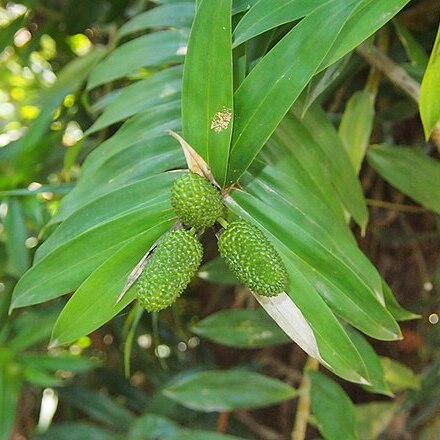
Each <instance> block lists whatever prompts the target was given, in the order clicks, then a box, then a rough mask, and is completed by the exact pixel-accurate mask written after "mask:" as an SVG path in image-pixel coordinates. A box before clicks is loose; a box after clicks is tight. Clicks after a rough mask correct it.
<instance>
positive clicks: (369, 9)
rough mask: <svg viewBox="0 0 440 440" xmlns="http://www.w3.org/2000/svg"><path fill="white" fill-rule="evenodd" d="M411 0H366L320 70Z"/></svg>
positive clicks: (363, 38)
mask: <svg viewBox="0 0 440 440" xmlns="http://www.w3.org/2000/svg"><path fill="white" fill-rule="evenodd" d="M409 2H410V0H387V1H383V0H365V1H362V2H359V7H358V8H357V9H356V10H355V11H354V12H353V14H352V15H351V16H350V19H349V20H348V21H347V23H346V25H345V26H344V27H343V28H342V30H341V32H340V33H339V35H338V36H337V38H336V41H335V42H334V45H333V47H332V48H331V50H330V51H329V52H328V54H327V56H326V57H325V59H324V61H323V62H322V63H321V66H320V67H319V69H318V71H321V70H323V69H325V68H326V67H328V66H330V65H331V64H333V63H334V62H336V61H337V60H339V59H340V58H341V57H343V56H344V55H346V54H347V53H348V52H350V51H351V50H353V49H354V48H355V47H356V46H358V45H359V44H361V43H362V42H363V41H364V40H366V39H367V38H368V37H370V36H371V35H373V34H374V33H375V32H376V31H377V30H379V29H380V28H381V27H382V26H384V24H385V23H387V22H388V21H389V20H391V19H392V18H393V17H394V16H395V15H396V14H397V13H398V12H399V11H400V10H401V9H402V8H403V7H404V6H405V5H406V4H408V3H409Z"/></svg>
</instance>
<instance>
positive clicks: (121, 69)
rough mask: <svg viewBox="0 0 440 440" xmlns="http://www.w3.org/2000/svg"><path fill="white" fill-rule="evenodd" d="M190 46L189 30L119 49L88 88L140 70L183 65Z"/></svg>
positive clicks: (99, 68) (102, 64) (94, 74)
mask: <svg viewBox="0 0 440 440" xmlns="http://www.w3.org/2000/svg"><path fill="white" fill-rule="evenodd" d="M187 43H188V31H187V30H183V29H182V30H168V31H162V32H155V33H152V34H148V35H143V36H142V37H139V38H136V39H134V40H132V41H129V42H128V43H125V44H123V45H122V46H119V47H118V48H117V49H115V50H114V51H113V52H112V53H111V54H110V55H108V56H107V58H105V59H104V60H103V61H101V62H100V63H99V64H98V65H97V66H96V67H95V68H94V69H93V71H92V73H91V74H90V76H89V81H88V84H87V87H88V88H89V89H93V88H94V87H97V86H99V85H101V84H105V83H107V82H110V81H113V80H115V79H118V78H122V77H124V76H126V75H128V74H131V73H133V72H135V71H136V69H139V68H141V67H148V66H154V65H157V64H165V63H168V64H171V63H176V62H179V61H182V57H183V55H185V53H186V46H187Z"/></svg>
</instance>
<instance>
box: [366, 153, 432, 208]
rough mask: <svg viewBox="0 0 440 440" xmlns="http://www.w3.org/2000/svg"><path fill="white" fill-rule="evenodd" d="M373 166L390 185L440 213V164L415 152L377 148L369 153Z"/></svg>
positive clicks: (369, 160) (369, 159)
mask: <svg viewBox="0 0 440 440" xmlns="http://www.w3.org/2000/svg"><path fill="white" fill-rule="evenodd" d="M368 162H369V163H370V165H371V166H372V167H373V168H374V169H375V170H376V171H377V172H378V173H379V174H380V175H381V176H382V177H383V178H384V179H385V180H387V181H388V182H389V183H391V185H393V186H395V187H396V188H398V189H399V190H400V191H402V192H403V193H405V194H408V195H409V196H410V197H411V198H413V199H414V200H416V201H417V202H419V203H421V204H422V205H424V206H426V207H427V208H429V209H432V210H433V211H434V212H437V213H440V185H439V182H440V163H439V162H438V161H436V160H434V159H432V158H430V157H428V156H426V155H425V154H423V153H421V152H420V151H417V150H415V149H413V148H405V147H399V146H394V145H376V146H374V147H373V148H371V149H370V150H369V151H368Z"/></svg>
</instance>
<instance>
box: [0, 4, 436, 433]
mask: <svg viewBox="0 0 440 440" xmlns="http://www.w3.org/2000/svg"><path fill="white" fill-rule="evenodd" d="M158 3H161V4H163V5H164V6H166V5H167V4H168V3H172V4H173V5H172V7H174V8H177V7H178V5H177V4H178V3H179V4H180V3H181V4H182V5H185V4H187V3H186V2H179V1H176V0H175V1H165V0H162V1H160V2H159V1H158ZM241 3H243V4H244V3H245V2H236V4H235V3H234V5H235V6H236V8H237V9H238V10H240V5H241ZM253 3H256V2H249V4H253ZM182 5H180V7H181V9H176V11H177V10H178V11H180V12H179V13H177V12H174V15H173V14H171V15H170V16H169V17H166V16H165V18H162V19H163V20H164V21H163V24H161V22H160V20H161V16H160V14H158V17H157V20H158V22H159V25H158V26H157V27H159V28H162V27H163V28H169V27H171V28H174V27H177V28H179V27H183V28H185V27H188V26H189V25H190V23H191V18H192V16H191V14H187V12H188V10H187V9H185V7H184V6H182ZM153 7H157V4H155V3H153V2H150V1H146V0H94V1H89V0H45V1H41V0H29V1H21V2H20V3H14V2H2V3H1V7H0V84H1V87H0V439H2V440H3V439H5V440H8V439H10V438H12V439H14V440H21V439H28V438H35V439H41V440H42V439H57V440H58V439H69V440H75V439H85V438H90V439H103V440H105V439H122V438H129V439H139V440H140V439H159V438H160V439H162V438H163V439H169V440H171V439H175V440H177V439H179V440H184V439H187V438H188V439H191V440H198V439H204V440H210V439H212V440H221V439H224V440H227V439H228V438H229V439H233V438H237V437H238V438H249V439H252V438H255V439H260V438H261V439H269V440H282V439H288V438H290V436H291V431H292V424H293V421H294V415H295V411H296V409H297V406H298V405H299V404H301V401H300V403H298V399H294V400H292V397H296V396H297V395H298V391H297V390H295V389H296V388H298V387H300V390H302V392H305V391H304V390H306V391H307V393H308V394H309V395H310V399H311V415H310V418H309V424H310V425H309V429H308V431H307V438H319V436H322V437H323V438H326V439H349V438H360V439H365V440H366V439H376V438H382V439H405V440H406V439H412V438H414V439H416V438H417V439H422V440H423V439H437V438H440V416H439V414H440V356H439V350H438V349H439V345H440V324H439V323H438V321H439V314H440V298H439V295H440V265H439V258H438V257H439V250H440V246H439V244H440V240H439V238H440V220H439V217H438V213H439V212H440V197H439V196H438V194H439V186H440V185H439V182H440V173H439V165H438V158H439V151H440V147H439V145H440V140H439V138H438V136H439V135H438V132H437V133H436V132H434V135H433V137H431V140H428V141H426V140H425V136H424V132H423V127H422V124H421V122H420V119H419V113H418V107H417V104H416V103H415V102H414V100H412V99H410V98H408V96H407V95H405V94H404V93H402V91H401V90H400V89H399V87H398V86H396V84H393V83H392V81H391V82H390V81H389V80H388V79H387V78H385V77H383V76H382V75H381V74H380V73H379V72H378V71H377V70H375V69H374V65H373V66H371V65H369V63H367V62H366V61H365V59H364V58H365V57H362V52H359V51H358V52H357V53H356V52H352V53H350V54H348V55H347V56H345V57H344V58H342V59H341V60H340V61H338V62H337V63H336V64H334V65H332V66H330V67H328V68H327V69H325V70H324V71H323V72H321V73H320V74H318V75H316V76H315V77H314V79H313V80H312V82H311V83H310V84H309V86H308V88H307V90H306V91H305V92H304V93H303V96H302V103H303V109H302V110H303V111H306V109H307V108H308V106H310V105H311V104H312V103H313V102H315V101H317V102H320V103H321V104H322V105H323V107H324V108H325V109H326V111H327V112H328V114H329V115H330V116H331V119H332V122H333V123H334V125H335V127H337V128H338V132H339V136H340V138H341V140H342V142H343V143H344V144H345V146H346V148H347V151H348V153H349V156H350V158H351V160H352V162H353V165H354V167H355V169H356V170H358V171H360V178H361V182H362V188H363V191H364V195H365V197H366V199H367V204H368V205H369V212H370V221H369V224H368V227H367V229H366V232H365V234H364V235H363V234H361V232H360V231H359V230H358V229H355V231H356V236H357V239H358V243H359V245H360V247H361V248H362V250H363V251H364V252H365V253H366V254H367V256H368V257H369V258H370V259H371V260H372V261H373V262H374V264H375V265H376V267H377V268H378V269H379V271H380V273H381V275H382V276H383V277H384V278H385V279H386V280H387V281H388V283H389V284H390V286H391V287H392V289H393V291H394V293H395V294H396V296H397V298H398V300H399V302H400V303H401V304H402V305H404V306H405V307H406V308H407V309H409V310H411V311H413V312H415V313H418V314H420V316H421V317H420V319H418V320H413V321H408V322H404V323H403V324H402V331H403V335H404V339H402V340H401V341H398V342H394V343H386V342H383V341H374V340H372V339H370V338H369V339H368V341H369V342H370V344H371V345H372V346H373V347H374V348H375V349H376V351H377V352H378V353H379V355H380V367H378V368H382V369H383V371H384V383H383V390H387V391H386V392H383V390H382V395H379V394H374V392H370V391H374V390H368V387H360V386H357V385H355V384H351V383H347V382H343V381H342V380H340V379H339V378H337V377H336V376H333V375H330V373H327V372H326V373H321V372H316V371H311V370H314V369H315V368H311V369H310V370H308V369H307V368H306V369H305V370H303V367H304V364H305V362H306V355H305V354H304V353H303V352H302V351H301V350H300V349H299V348H298V347H297V346H296V345H295V344H293V343H291V342H289V340H288V339H287V338H286V336H285V335H284V333H282V332H281V331H280V330H279V329H278V327H277V326H276V325H275V324H274V323H273V322H272V321H271V320H270V319H268V318H267V316H266V315H265V314H264V313H263V312H262V311H261V310H260V309H256V308H255V307H256V304H255V301H254V300H253V299H252V298H251V297H250V296H249V295H248V294H247V292H246V291H245V289H243V287H241V286H239V285H237V284H236V282H235V279H234V277H233V276H232V275H231V274H230V273H229V272H228V271H227V270H226V268H225V267H224V266H223V264H222V263H221V261H220V260H218V259H215V258H214V259H213V257H214V256H215V242H214V240H213V237H208V239H207V240H206V243H205V247H206V249H207V254H208V256H209V258H208V260H211V261H209V262H207V264H206V265H205V266H203V267H202V268H201V270H200V273H199V278H198V280H197V281H196V282H195V283H193V284H192V285H191V288H190V290H189V292H188V294H187V295H185V297H184V298H182V299H181V300H179V301H178V303H177V304H176V305H175V306H174V307H173V308H172V310H169V311H166V312H163V313H161V314H160V319H157V317H152V316H149V315H142V313H141V312H140V311H139V310H138V309H137V308H133V309H132V310H131V311H130V310H127V309H126V310H124V311H122V312H121V313H120V314H118V315H117V316H116V317H115V318H114V319H113V320H111V321H110V322H109V323H108V324H106V325H105V326H103V327H101V328H100V329H98V330H96V331H94V332H93V333H92V334H90V335H89V336H84V337H81V338H80V339H78V340H77V341H75V342H74V343H72V344H70V345H69V346H67V347H63V348H60V347H55V348H50V349H49V351H47V344H48V342H49V338H50V334H51V332H52V327H53V325H54V322H55V320H56V317H57V315H58V314H59V313H60V311H61V309H62V307H63V306H64V305H65V303H66V299H65V298H59V299H56V300H54V301H51V302H47V303H45V304H40V305H37V306H34V307H32V308H25V309H19V310H14V311H13V313H12V315H11V316H8V310H9V304H10V299H11V295H12V291H13V288H14V286H15V284H16V282H17V280H18V279H19V278H20V277H21V276H22V275H23V274H24V273H25V272H26V270H27V269H28V268H29V267H30V265H31V262H32V260H33V256H34V251H35V248H36V247H37V246H38V245H39V243H40V242H42V241H43V240H44V239H45V237H47V236H49V235H50V233H51V232H52V231H53V229H54V227H55V226H54V224H51V223H50V220H51V218H52V216H53V215H54V214H55V213H56V212H57V211H58V207H59V203H60V200H61V199H62V198H63V196H64V195H65V194H67V193H69V192H70V191H71V189H72V187H73V185H74V183H75V182H76V179H77V178H78V176H79V174H80V170H81V164H82V162H83V160H84V158H85V157H87V155H88V153H89V152H90V151H92V150H93V148H94V147H95V146H96V145H98V144H99V143H100V142H102V141H103V140H104V139H106V138H108V137H110V136H111V135H112V134H114V133H115V132H116V130H117V129H118V128H119V125H120V121H121V120H122V119H124V118H125V117H127V116H130V115H131V114H133V113H134V112H132V113H131V112H130V108H129V109H128V111H127V110H125V111H126V114H125V115H123V116H122V117H121V118H119V119H117V120H114V121H110V122H108V121H107V122H108V123H102V128H103V129H101V130H99V128H100V126H99V124H98V127H96V126H95V129H93V130H91V131H90V132H89V133H86V131H87V129H89V128H90V127H91V126H92V125H93V124H94V123H96V121H97V119H98V117H99V115H101V114H102V111H103V109H104V108H105V107H106V106H107V105H109V104H111V102H112V100H113V101H114V100H115V98H117V96H118V94H120V93H121V89H122V87H124V86H127V85H128V84H131V83H132V82H133V81H134V80H139V79H143V78H148V77H149V76H150V75H151V74H152V73H154V72H155V71H156V70H160V66H159V67H158V66H151V67H142V68H140V69H137V70H136V72H135V73H132V74H131V75H128V77H126V78H119V79H117V81H115V82H113V83H106V84H104V85H102V86H101V87H98V88H94V89H93V90H86V88H85V87H86V86H85V81H86V79H87V77H88V75H89V73H90V72H91V71H92V69H93V68H94V67H95V66H96V65H97V63H98V62H99V61H100V59H102V58H103V57H104V56H105V55H106V53H107V52H109V51H111V50H112V49H113V48H114V47H115V46H116V45H117V44H119V43H120V42H121V41H122V42H125V39H126V38H127V35H128V33H130V32H134V33H136V32H137V33H139V34H140V35H142V34H143V33H144V29H145V28H146V27H148V26H146V25H145V24H144V25H139V27H137V26H138V25H137V24H136V22H133V21H131V23H132V29H130V28H128V30H127V27H126V28H125V31H124V32H126V33H124V32H123V31H121V29H122V30H123V29H124V28H121V26H122V25H123V24H124V23H126V22H127V21H128V20H130V19H133V17H136V16H139V17H140V16H141V15H140V14H141V13H143V12H145V11H148V10H150V9H151V8H153ZM241 10H243V9H241ZM179 14H180V15H179ZM185 14H187V15H185ZM439 14H440V4H439V3H438V2H435V1H430V0H418V1H417V0H414V1H411V2H410V3H409V4H408V5H407V6H406V7H405V8H404V9H403V11H402V12H400V13H399V15H398V16H397V18H396V19H394V20H393V21H391V22H389V23H388V24H387V25H386V26H385V27H384V28H382V29H381V30H380V31H379V32H378V34H377V35H376V36H375V43H376V45H377V46H378V47H380V48H381V49H382V50H383V51H384V52H385V53H387V54H388V57H389V58H390V59H392V60H393V61H394V62H395V63H397V64H398V65H399V66H400V67H401V68H402V69H404V71H405V72H406V73H407V74H408V75H409V76H410V77H411V78H412V79H414V80H415V81H417V82H419V83H420V82H421V81H422V78H423V76H424V72H425V69H426V67H427V65H428V60H429V56H430V53H431V51H432V48H433V45H434V41H435V39H436V34H437V27H438V18H439ZM133 23H134V24H133ZM126 26H127V25H126ZM286 26H287V27H286ZM118 29H119V30H120V31H119V32H118ZM287 30H288V25H284V26H280V27H279V29H278V32H279V35H284V34H285V33H286V32H287ZM268 32H272V31H268ZM263 35H265V34H263ZM267 49H268V47H266V46H265V42H264V39H263V38H260V39H257V44H254V45H253V46H252V48H251V50H253V51H255V53H257V54H258V53H264V52H265V51H267ZM437 51H438V48H437ZM159 64H160V62H159ZM435 78H436V79H437V80H438V81H439V82H440V78H439V76H438V74H437V76H436V77H435ZM115 123H116V124H115ZM85 133H86V134H85ZM435 136H437V138H436V137H435ZM379 142H381V143H389V144H394V145H395V144H398V145H406V146H411V147H413V148H412V149H411V152H402V154H400V152H398V153H396V150H395V149H392V148H391V149H390V148H387V147H386V146H383V145H381V146H373V147H370V145H374V144H376V143H379ZM367 148H368V161H363V157H364V154H365V151H366V150H367ZM421 153H423V157H422V158H421V157H420V155H421ZM405 154H407V157H406V156H405ZM419 154H420V155H419ZM402 157H403V159H402ZM428 158H429V160H430V161H435V160H436V161H437V162H436V163H435V164H433V163H431V162H430V163H429V164H427V163H425V160H427V159H428ZM399 160H400V161H401V163H400V162H399ZM431 167H432V168H431ZM436 185H437V187H436ZM408 196H409V197H408ZM414 200H415V201H416V202H418V203H415V202H414ZM208 315H209V316H208ZM353 337H354V338H356V336H355V335H354V336H353ZM368 349H371V348H370V346H369V345H368V344H366V348H365V350H367V351H368ZM309 367H310V365H309ZM218 369H229V371H228V375H229V376H228V375H226V374H225V373H222V374H219V373H216V370H218ZM205 370H214V371H213V373H212V375H211V376H209V375H207V373H206V371H205ZM307 371H309V373H308V372H307ZM247 375H249V376H247ZM268 376H272V378H269V377H268ZM275 378H278V379H280V381H275V380H274V379H275ZM305 379H307V380H305ZM223 380H224V383H223V382H222V381H223ZM245 384H247V386H244V385H245ZM231 387H232V390H233V391H231ZM227 391H228V392H227ZM392 393H394V394H395V396H394V398H390V397H387V396H385V395H383V394H388V395H391V394H392ZM303 403H304V402H303ZM260 407H265V408H264V409H260ZM208 410H210V412H207V413H206V412H205V411H208ZM226 433H227V434H226ZM292 438H293V437H292ZM296 438H300V437H296Z"/></svg>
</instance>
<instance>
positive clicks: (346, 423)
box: [307, 371, 358, 440]
mask: <svg viewBox="0 0 440 440" xmlns="http://www.w3.org/2000/svg"><path fill="white" fill-rule="evenodd" d="M307 375H308V376H309V378H310V382H311V390H310V396H311V407H312V412H313V415H314V416H315V417H316V420H317V422H318V428H319V431H320V432H321V434H322V436H323V437H324V439H325V440H341V439H344V440H358V435H357V430H356V413H355V407H354V405H353V403H352V401H351V400H350V398H349V397H348V395H347V394H346V393H345V391H344V390H343V389H342V388H341V387H340V386H339V385H338V384H337V383H335V382H333V381H332V380H331V379H330V378H328V377H326V376H324V375H323V374H322V373H319V372H318V371H308V372H307Z"/></svg>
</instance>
